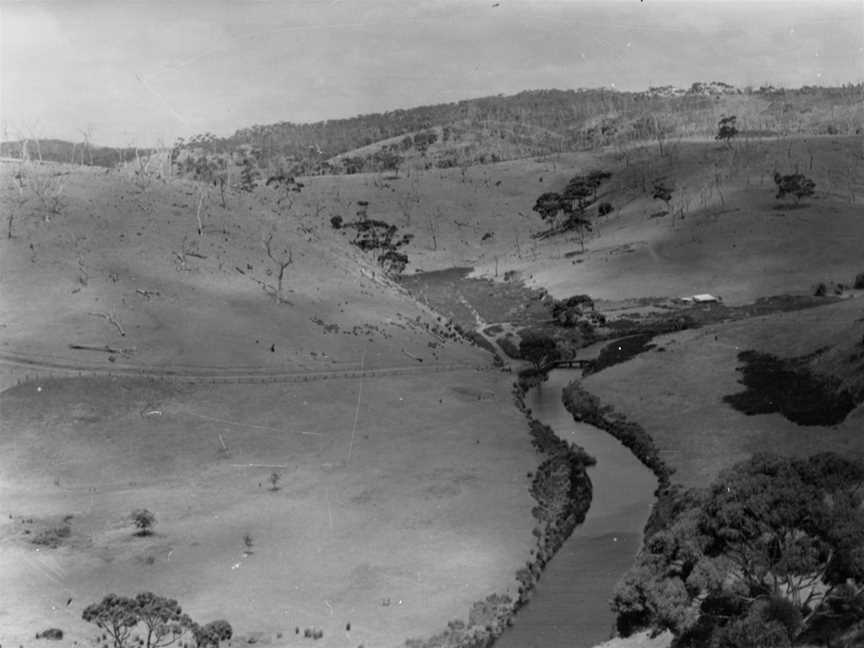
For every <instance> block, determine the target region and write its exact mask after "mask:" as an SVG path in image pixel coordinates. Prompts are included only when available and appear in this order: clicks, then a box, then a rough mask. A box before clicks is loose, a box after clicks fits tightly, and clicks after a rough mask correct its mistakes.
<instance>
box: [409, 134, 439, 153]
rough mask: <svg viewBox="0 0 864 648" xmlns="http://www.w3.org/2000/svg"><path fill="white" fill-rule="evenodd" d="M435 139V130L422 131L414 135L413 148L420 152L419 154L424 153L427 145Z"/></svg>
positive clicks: (431, 143) (436, 137)
mask: <svg viewBox="0 0 864 648" xmlns="http://www.w3.org/2000/svg"><path fill="white" fill-rule="evenodd" d="M437 141H438V135H436V133H435V131H431V130H430V131H423V132H421V133H417V134H416V135H415V136H414V148H416V149H417V150H418V151H419V152H420V155H426V151H428V150H429V147H430V146H432V145H433V144H434V143H435V142H437Z"/></svg>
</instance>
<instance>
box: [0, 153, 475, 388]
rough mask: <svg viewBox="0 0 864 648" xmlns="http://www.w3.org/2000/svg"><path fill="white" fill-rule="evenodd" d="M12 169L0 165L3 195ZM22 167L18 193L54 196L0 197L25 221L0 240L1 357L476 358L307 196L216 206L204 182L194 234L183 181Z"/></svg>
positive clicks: (329, 361)
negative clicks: (57, 190)
mask: <svg viewBox="0 0 864 648" xmlns="http://www.w3.org/2000/svg"><path fill="white" fill-rule="evenodd" d="M17 169H18V167H17V165H16V164H13V163H5V164H3V165H2V166H0V171H2V173H3V178H2V179H0V181H2V182H3V183H4V187H5V188H7V189H9V188H10V183H11V182H12V178H11V176H12V175H13V174H14V173H16V172H17ZM26 173H28V174H30V175H31V176H32V179H28V180H26V181H25V184H27V183H31V182H34V183H35V182H37V181H39V180H40V178H47V179H49V180H54V181H62V182H63V185H64V187H63V193H62V195H61V208H60V210H59V213H56V214H51V215H48V214H47V213H46V210H45V209H43V208H42V206H41V203H40V201H39V200H38V199H37V198H36V197H31V198H30V199H29V200H28V201H27V202H25V203H24V204H23V205H22V206H20V207H19V206H17V205H15V204H14V202H13V200H14V198H15V194H14V192H13V191H11V190H8V191H4V195H3V198H4V200H5V201H6V205H8V207H9V208H10V209H16V210H17V212H18V214H19V215H18V217H17V221H16V222H15V227H14V238H13V239H11V240H3V241H2V243H0V245H2V257H0V258H2V261H0V263H2V277H3V281H2V286H0V290H2V298H3V300H4V303H6V304H9V305H10V306H11V305H14V308H8V309H6V310H5V313H4V321H3V324H4V325H5V326H4V328H3V330H2V337H3V347H2V348H3V350H4V351H15V352H22V353H39V354H48V355H51V356H52V357H54V358H63V359H67V360H68V359H70V358H75V359H84V358H86V359H87V360H92V359H93V358H94V355H93V352H86V351H77V352H76V351H70V350H69V348H68V345H69V344H71V343H75V344H88V345H104V344H109V345H111V346H114V347H122V348H133V347H134V349H135V351H134V353H132V354H131V355H130V356H129V357H128V358H126V357H124V358H118V359H117V360H118V361H122V362H134V363H140V364H142V365H148V366H163V367H171V366H201V365H207V366H211V367H244V366H254V367H270V368H273V369H280V370H289V371H290V370H304V369H330V368H339V367H341V366H345V365H352V366H353V365H356V364H357V363H358V362H359V360H360V357H361V355H362V353H364V352H365V354H366V363H367V366H390V365H397V364H401V365H404V364H412V363H416V362H417V361H416V360H413V359H412V358H411V357H409V356H408V355H406V354H405V353H403V352H402V349H405V351H407V352H408V354H410V355H413V356H416V357H423V358H424V359H425V360H426V361H427V362H428V361H435V360H436V359H437V360H441V361H445V360H450V361H452V360H455V359H457V358H458V359H468V360H470V361H476V360H479V359H481V358H482V357H483V356H482V355H480V354H479V353H473V352H472V351H470V350H468V349H466V348H463V345H461V344H460V345H457V346H458V348H457V347H454V345H453V343H451V342H449V341H448V343H447V344H443V343H441V342H442V341H441V340H440V339H439V338H438V336H436V335H433V334H431V333H429V332H428V331H427V330H426V328H425V325H427V324H429V325H431V324H432V323H434V319H435V318H434V317H433V316H432V315H431V314H430V313H429V312H427V311H425V310H424V309H422V308H420V307H418V306H417V305H416V304H415V303H414V302H413V301H412V300H410V299H409V298H407V297H406V296H405V295H404V294H403V293H402V292H401V291H400V290H398V289H397V288H396V287H395V286H394V285H393V284H392V283H391V282H389V281H386V280H384V279H383V277H382V275H381V272H380V270H379V269H378V268H377V267H376V266H375V265H374V261H372V260H371V259H366V258H363V257H362V255H361V254H360V253H358V252H357V251H356V249H355V248H353V247H351V246H349V245H348V244H347V243H346V242H345V241H343V240H341V239H337V238H335V236H334V233H332V231H331V229H330V227H329V225H326V221H325V220H324V217H323V216H320V215H319V217H318V218H314V217H312V216H309V214H310V212H311V211H312V209H313V207H311V206H310V204H309V203H308V202H304V201H305V197H303V196H300V197H299V198H297V199H295V203H294V205H293V207H291V208H290V209H289V208H286V207H285V206H284V204H283V206H281V207H279V206H277V205H276V200H277V198H278V196H277V195H276V193H275V192H273V191H271V190H269V189H265V188H259V189H258V190H256V192H255V194H252V195H250V194H238V193H232V194H230V195H229V196H228V197H227V208H222V207H221V205H220V204H219V199H218V194H217V193H216V190H215V189H211V191H210V194H209V196H208V197H207V198H206V199H205V201H204V202H203V204H202V208H201V219H202V222H203V234H202V235H201V236H199V235H198V234H197V221H196V215H195V214H196V211H197V207H198V202H199V196H198V193H197V191H198V187H197V186H196V185H194V184H192V183H186V182H181V181H174V182H172V183H170V184H166V183H163V182H161V181H158V180H151V181H147V182H144V181H140V180H135V179H130V178H128V177H126V175H124V174H122V173H121V172H118V171H112V172H109V173H107V174H106V173H105V172H103V171H94V170H92V169H84V168H80V167H66V166H58V165H47V164H46V165H36V166H33V167H32V168H30V169H29V170H28V171H27V172H26ZM25 191H30V188H29V185H28V186H25ZM46 216H49V218H50V220H49V221H48V222H45V220H44V218H45V217H46ZM270 232H275V234H274V239H273V246H272V247H273V250H274V254H278V255H282V256H285V253H284V252H283V250H284V249H285V248H286V247H290V248H291V251H292V255H293V263H292V264H291V265H290V266H288V268H287V273H286V278H285V290H284V293H283V296H284V300H285V303H277V302H276V300H275V299H274V298H273V296H272V294H271V295H268V294H267V291H265V290H264V289H263V287H262V285H263V284H266V286H267V287H268V290H269V291H270V292H271V293H272V291H273V290H274V289H275V287H276V285H277V281H276V274H277V271H278V268H277V266H276V265H275V264H274V263H273V262H272V261H271V260H270V259H268V257H267V254H266V252H265V247H264V240H265V238H266V236H267V235H268V233H270ZM184 250H185V251H184ZM100 313H101V314H105V315H110V316H111V317H112V318H114V319H115V320H116V322H117V323H118V325H119V327H118V326H115V325H114V324H113V323H112V322H111V321H110V320H109V319H107V318H106V317H100V315H99V314H100ZM418 317H419V318H420V319H419V320H418V319H417V318H418ZM120 328H122V329H123V331H122V333H125V335H122V333H121V330H120ZM430 343H433V344H435V345H438V344H439V343H441V344H440V346H436V348H434V349H433V348H430V347H429V344H430ZM96 358H97V359H99V358H102V359H104V354H102V356H100V355H99V354H98V353H97V354H96Z"/></svg>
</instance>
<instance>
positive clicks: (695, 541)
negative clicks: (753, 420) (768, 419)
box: [613, 453, 864, 648]
mask: <svg viewBox="0 0 864 648" xmlns="http://www.w3.org/2000/svg"><path fill="white" fill-rule="evenodd" d="M862 487H864V462H861V461H853V460H851V459H846V458H843V457H840V456H838V455H836V454H833V453H823V454H817V455H814V456H811V457H809V458H806V459H791V458H787V457H779V456H776V455H771V454H758V455H755V456H754V457H752V458H751V459H749V460H747V461H744V462H742V463H740V464H737V465H736V466H733V467H732V468H729V469H727V470H725V471H723V472H722V473H721V474H720V475H719V476H718V478H717V479H716V480H715V481H714V483H713V484H712V485H711V486H710V487H708V488H705V489H691V490H688V491H684V492H679V493H677V494H676V495H675V496H674V500H675V501H674V504H673V505H672V506H668V507H666V509H667V513H668V519H667V520H665V524H661V525H659V526H660V527H661V528H660V530H658V531H656V532H655V533H653V534H652V535H650V536H649V537H648V538H647V539H646V541H645V546H644V549H643V551H642V553H641V554H640V555H639V557H638V559H637V562H636V564H635V566H634V567H633V568H632V569H631V570H630V571H629V572H628V573H627V575H626V576H625V577H624V578H623V579H622V581H621V582H620V583H619V584H618V586H617V588H616V591H615V596H614V600H613V607H614V609H615V611H616V613H617V615H618V619H617V623H618V629H619V631H620V632H621V633H622V634H624V635H627V634H630V633H631V632H633V631H635V630H637V629H641V628H653V629H656V630H664V629H669V630H671V631H672V632H673V633H674V634H675V635H676V637H677V641H678V643H679V644H680V645H687V646H711V647H715V646H716V647H727V646H728V647H730V648H731V647H732V646H735V647H739V648H743V647H748V646H750V647H754V648H756V647H763V646H764V647H768V646H772V647H774V646H791V645H798V644H801V643H807V642H810V643H813V642H817V643H820V644H824V645H835V646H841V645H842V646H851V645H859V644H855V643H854V642H855V639H854V637H857V638H858V639H859V640H860V639H861V638H862V637H864V622H862V619H864V508H862V504H864V489H862ZM850 638H851V639H850Z"/></svg>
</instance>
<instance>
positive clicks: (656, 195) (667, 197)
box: [651, 178, 673, 212]
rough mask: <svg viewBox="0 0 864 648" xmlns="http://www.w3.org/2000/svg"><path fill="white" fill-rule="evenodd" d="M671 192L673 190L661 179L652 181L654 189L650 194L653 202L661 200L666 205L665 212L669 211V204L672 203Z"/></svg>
mask: <svg viewBox="0 0 864 648" xmlns="http://www.w3.org/2000/svg"><path fill="white" fill-rule="evenodd" d="M672 191H673V188H672V187H669V186H667V185H666V181H665V180H664V179H663V178H658V179H657V180H655V181H654V188H653V190H652V193H651V197H652V198H653V199H654V200H662V201H663V202H664V203H666V211H667V212H668V211H669V203H671V202H672Z"/></svg>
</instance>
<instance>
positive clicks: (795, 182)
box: [774, 172, 816, 205]
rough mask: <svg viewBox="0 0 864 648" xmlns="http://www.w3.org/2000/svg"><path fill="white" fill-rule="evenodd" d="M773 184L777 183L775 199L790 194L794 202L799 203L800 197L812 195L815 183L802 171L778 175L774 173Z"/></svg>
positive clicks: (814, 190)
mask: <svg viewBox="0 0 864 648" xmlns="http://www.w3.org/2000/svg"><path fill="white" fill-rule="evenodd" d="M774 184H776V185H777V196H776V197H777V199H778V200H780V199H781V198H783V197H785V196H786V195H787V194H791V195H792V196H794V197H795V204H796V205H798V204H800V203H801V199H802V198H806V197H809V196H812V195H813V194H814V193H815V192H816V183H815V182H813V181H812V180H811V179H810V178H808V177H807V176H805V175H804V174H803V173H792V174H790V175H780V174H779V173H777V172H775V173H774Z"/></svg>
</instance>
